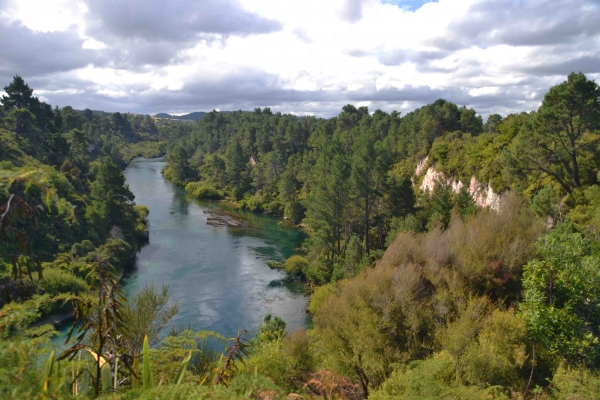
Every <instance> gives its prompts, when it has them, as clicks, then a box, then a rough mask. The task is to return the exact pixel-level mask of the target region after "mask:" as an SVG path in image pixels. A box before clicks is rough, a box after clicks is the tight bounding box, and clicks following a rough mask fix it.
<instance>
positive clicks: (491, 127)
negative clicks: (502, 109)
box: [483, 114, 502, 133]
mask: <svg viewBox="0 0 600 400" xmlns="http://www.w3.org/2000/svg"><path fill="white" fill-rule="evenodd" d="M501 122H502V116H501V115H500V114H490V116H489V117H488V119H487V121H486V122H485V125H483V131H484V132H485V133H497V132H498V124H500V123H501Z"/></svg>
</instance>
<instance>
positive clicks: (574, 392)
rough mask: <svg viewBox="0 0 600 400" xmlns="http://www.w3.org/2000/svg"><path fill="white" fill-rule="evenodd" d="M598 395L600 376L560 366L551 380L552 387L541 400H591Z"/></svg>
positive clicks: (582, 369) (581, 369)
mask: <svg viewBox="0 0 600 400" xmlns="http://www.w3.org/2000/svg"><path fill="white" fill-rule="evenodd" d="M598 393H600V376H598V373H597V372H592V371H590V370H587V369H585V368H572V367H567V366H565V365H564V364H561V366H560V367H559V368H558V370H557V371H556V373H555V374H554V376H553V378H552V387H551V388H550V389H549V390H547V391H546V392H545V393H544V395H542V396H541V398H542V399H553V400H573V399H581V400H592V399H595V398H597V397H598Z"/></svg>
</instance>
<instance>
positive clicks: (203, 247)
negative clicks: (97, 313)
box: [124, 159, 308, 337]
mask: <svg viewBox="0 0 600 400" xmlns="http://www.w3.org/2000/svg"><path fill="white" fill-rule="evenodd" d="M164 164H165V163H164V161H162V160H160V159H151V160H145V159H136V160H133V161H132V162H131V164H130V165H129V167H128V168H127V169H126V170H125V172H124V174H125V177H126V179H127V184H129V189H130V190H131V191H132V192H133V194H134V195H135V197H136V199H135V201H136V203H137V204H144V205H146V206H147V207H148V208H149V209H150V216H149V228H150V243H149V244H148V245H146V246H145V247H143V248H142V249H141V251H140V252H139V254H138V257H137V262H136V267H135V269H134V271H133V272H132V273H131V274H130V275H129V276H128V277H126V278H125V279H124V288H125V292H126V294H127V296H128V297H129V296H132V295H133V294H135V292H136V291H137V290H138V289H139V288H140V287H141V286H142V285H143V284H145V283H155V284H157V285H161V284H162V283H167V284H169V286H170V290H171V294H172V299H173V300H177V301H178V303H179V309H180V311H179V313H178V314H177V315H176V316H175V317H174V318H173V319H172V321H171V323H172V324H174V325H181V326H186V327H187V326H191V327H192V328H194V329H198V330H199V329H202V330H212V331H216V332H218V333H221V334H223V335H226V336H228V337H232V336H234V335H235V334H236V333H237V331H238V329H242V330H243V329H245V330H248V331H249V332H252V331H255V330H256V328H257V327H258V325H259V324H260V322H262V319H263V317H264V315H265V314H267V313H272V314H274V315H278V316H280V317H282V318H283V319H284V320H285V321H286V322H287V324H288V328H289V330H290V331H292V330H295V329H298V328H300V327H302V326H305V325H306V324H307V322H308V317H307V314H305V312H304V310H305V308H306V304H307V297H306V296H304V295H303V294H301V293H299V292H297V291H294V290H293V288H291V287H289V286H286V285H282V284H280V280H281V279H282V278H284V276H285V274H284V273H283V272H281V271H276V270H271V269H270V268H269V267H268V266H267V261H270V260H274V261H282V260H284V259H285V258H287V257H289V256H290V255H292V253H293V250H294V248H296V247H298V246H299V245H300V243H301V241H302V239H303V233H302V232H301V231H298V230H294V229H286V228H280V227H279V226H278V225H277V223H278V220H277V219H276V218H271V217H267V216H262V215H256V214H250V213H242V212H239V211H236V213H237V214H239V215H240V216H241V217H243V218H245V219H247V221H248V223H249V227H247V228H229V227H212V226H210V225H207V224H206V219H207V218H208V217H210V215H208V214H205V213H203V212H202V211H204V210H207V209H209V208H217V207H219V208H223V207H224V206H223V205H222V203H211V202H200V201H197V200H195V199H193V198H191V197H190V196H188V195H187V194H186V193H185V191H184V190H183V189H182V188H180V187H176V186H174V185H172V184H171V183H170V182H167V181H166V180H165V179H164V178H163V176H162V175H161V173H160V171H161V169H162V167H163V166H164Z"/></svg>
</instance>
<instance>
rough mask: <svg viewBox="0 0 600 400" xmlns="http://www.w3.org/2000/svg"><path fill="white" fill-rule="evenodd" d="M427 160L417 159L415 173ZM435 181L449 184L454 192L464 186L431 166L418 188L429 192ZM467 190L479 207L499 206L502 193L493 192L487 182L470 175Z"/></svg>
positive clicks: (493, 208)
mask: <svg viewBox="0 0 600 400" xmlns="http://www.w3.org/2000/svg"><path fill="white" fill-rule="evenodd" d="M427 160H428V158H427V157H425V158H423V159H422V160H421V161H419V163H418V164H417V169H416V170H415V174H416V175H421V174H422V173H423V170H424V169H425V165H427ZM437 182H441V183H443V184H446V185H449V186H451V187H452V191H453V192H454V193H458V192H459V191H460V190H461V189H462V188H463V187H464V184H463V183H462V182H461V181H458V180H455V179H454V178H446V176H445V175H444V173H443V172H439V171H436V169H435V168H434V167H433V166H431V167H429V168H428V169H427V172H426V173H425V176H424V177H423V181H422V182H421V186H420V187H419V189H420V190H422V191H425V190H428V191H430V192H431V191H432V190H433V189H434V188H435V184H436V183H437ZM467 190H468V191H469V194H470V195H471V196H472V197H473V200H475V203H476V204H477V205H478V206H479V207H490V208H491V209H492V210H497V209H498V208H500V203H501V201H502V195H501V194H498V193H495V192H494V191H493V190H492V187H491V185H490V184H489V183H488V184H487V185H485V184H483V183H481V182H479V181H478V180H477V179H476V178H475V177H474V176H472V177H471V182H470V183H469V187H468V188H467Z"/></svg>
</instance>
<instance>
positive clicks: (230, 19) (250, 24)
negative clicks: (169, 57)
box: [86, 0, 282, 43]
mask: <svg viewBox="0 0 600 400" xmlns="http://www.w3.org/2000/svg"><path fill="white" fill-rule="evenodd" d="M86 4H87V6H88V9H89V11H88V19H89V20H88V24H89V28H88V29H89V30H90V33H91V34H92V36H94V37H99V38H120V39H125V40H143V41H147V42H152V43H156V42H170V43H182V42H190V41H193V40H195V39H197V38H202V37H203V35H206V34H210V35H224V36H228V35H240V36H246V35H253V34H265V33H270V32H275V31H279V30H281V29H282V25H281V24H280V23H279V22H277V21H275V20H272V19H268V18H264V17H262V16H260V15H258V14H256V13H252V12H248V11H245V10H244V9H242V8H241V7H240V5H239V4H238V3H237V2H235V1H233V0H169V1H164V0H121V1H107V0H87V1H86Z"/></svg>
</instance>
